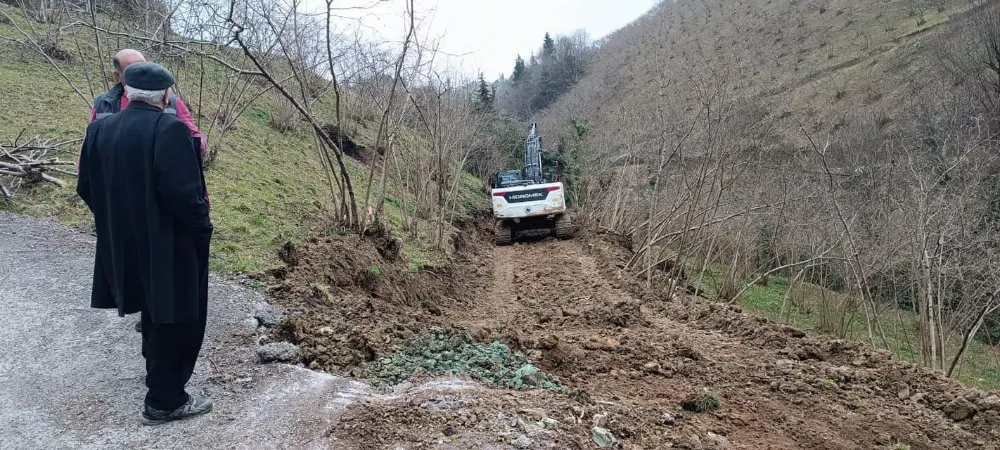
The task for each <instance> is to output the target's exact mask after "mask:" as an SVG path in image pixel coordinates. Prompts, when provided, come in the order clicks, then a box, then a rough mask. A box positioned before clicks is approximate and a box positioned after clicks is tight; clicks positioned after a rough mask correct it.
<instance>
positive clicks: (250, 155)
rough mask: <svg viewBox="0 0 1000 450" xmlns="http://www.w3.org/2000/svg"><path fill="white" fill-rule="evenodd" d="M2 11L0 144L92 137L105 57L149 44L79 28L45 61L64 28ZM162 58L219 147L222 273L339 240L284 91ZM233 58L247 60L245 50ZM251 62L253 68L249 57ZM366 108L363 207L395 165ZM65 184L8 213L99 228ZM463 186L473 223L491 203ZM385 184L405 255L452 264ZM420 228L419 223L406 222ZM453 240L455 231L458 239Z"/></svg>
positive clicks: (360, 176)
mask: <svg viewBox="0 0 1000 450" xmlns="http://www.w3.org/2000/svg"><path fill="white" fill-rule="evenodd" d="M0 12H2V13H3V15H0V37H3V38H4V39H2V40H0V105H2V108H0V109H2V111H0V142H2V143H4V144H13V143H14V142H15V140H18V139H19V142H18V143H21V144H23V143H24V142H25V141H26V140H27V139H28V138H30V137H35V136H37V137H39V138H41V139H42V140H45V141H52V142H66V141H72V140H74V139H79V138H81V136H82V133H83V130H84V129H85V128H86V125H87V121H88V118H89V110H90V105H89V101H90V99H92V98H93V96H94V95H96V94H99V93H101V92H103V90H104V89H105V87H104V86H105V84H104V83H103V82H102V71H101V70H102V69H101V68H100V66H99V65H98V63H97V62H96V61H95V59H96V58H97V56H98V55H103V56H104V57H105V59H106V60H107V61H103V64H104V66H105V68H104V69H103V70H105V71H108V70H110V65H111V64H110V55H111V54H112V53H113V52H114V51H117V50H118V48H116V47H114V46H111V45H109V44H108V42H109V41H110V42H117V43H118V44H119V45H121V46H123V47H124V46H126V45H134V46H135V47H136V48H140V49H143V48H146V47H147V44H145V43H144V42H143V41H141V40H140V41H131V42H129V41H128V40H123V39H122V37H120V36H119V37H115V36H112V37H111V39H107V38H106V39H105V40H104V41H103V44H102V47H100V48H99V47H98V46H97V45H96V43H95V42H94V41H93V36H92V35H88V34H87V33H88V30H87V29H86V28H85V27H82V26H76V27H73V26H70V27H66V28H65V29H64V30H63V31H62V32H61V33H59V34H58V40H57V45H56V47H55V48H58V49H60V50H59V51H61V52H63V53H56V54H57V55H58V56H60V57H59V58H57V57H51V56H50V57H49V58H50V59H46V57H45V56H43V55H42V54H40V53H39V52H38V51H36V48H35V46H34V45H33V44H32V43H33V42H38V43H40V44H45V41H43V40H42V37H43V36H46V34H45V33H47V31H46V30H51V27H52V26H54V25H48V24H44V23H43V24H39V23H36V22H34V21H29V20H25V18H24V16H23V15H22V13H21V11H20V10H18V9H16V8H13V7H11V6H9V5H4V4H0ZM8 18H9V19H12V20H8ZM63 20H65V19H63ZM56 25H57V24H56ZM147 53H149V52H147ZM155 55H156V54H155V53H153V54H149V55H147V59H150V60H154V61H157V62H160V63H163V64H164V65H166V66H167V67H168V68H170V69H171V70H172V71H173V72H174V74H175V77H176V78H177V80H178V83H177V87H176V90H177V92H178V93H179V94H180V95H181V98H182V99H183V100H184V101H185V102H186V103H187V105H188V106H189V108H190V109H191V111H192V114H193V116H194V119H195V121H196V123H197V124H198V126H199V129H200V130H201V131H202V132H203V133H205V134H206V135H207V136H208V139H209V147H210V153H212V155H211V156H212V161H211V163H209V164H207V170H206V173H205V176H206V182H207V184H208V189H209V194H210V198H211V205H212V216H213V221H214V223H215V226H216V231H215V235H214V237H213V241H212V255H211V264H212V267H213V269H216V270H221V271H224V272H253V271H258V270H263V269H267V268H270V267H274V266H275V265H276V264H278V263H279V261H278V259H277V253H276V251H277V249H278V247H279V246H281V245H282V244H283V243H284V242H285V241H286V240H290V241H292V242H293V243H294V242H299V241H301V240H302V239H305V238H307V237H311V236H315V235H317V234H323V233H327V232H337V230H336V229H335V228H336V223H337V222H338V220H337V216H338V214H337V211H336V208H335V207H334V206H333V205H334V203H333V202H332V201H331V196H332V194H331V190H332V188H331V187H330V185H329V182H328V174H327V173H326V171H325V169H324V166H323V164H322V163H321V161H322V159H321V156H320V154H319V153H317V150H316V145H317V141H316V137H315V134H314V133H313V131H312V129H311V128H310V127H309V125H308V124H307V123H305V121H303V120H302V119H301V117H300V116H298V115H297V114H295V111H293V110H290V106H289V104H288V102H287V101H286V100H284V99H283V98H282V97H281V96H280V95H277V94H276V92H275V90H274V89H270V90H267V89H265V88H267V85H266V83H261V82H260V80H256V81H252V80H250V79H249V78H247V77H237V76H235V75H234V74H232V73H230V71H228V70H226V69H225V68H224V67H220V66H219V65H217V64H214V62H213V61H212V60H210V59H208V58H202V59H200V60H197V61H196V60H195V59H193V58H190V57H184V56H183V55H169V54H166V55H163V57H162V59H160V60H157V58H156V56H155ZM223 56H225V57H227V58H230V59H231V60H233V61H241V60H240V55H239V54H238V53H237V52H235V51H228V53H225V54H223ZM241 62H242V64H247V63H248V62H247V60H246V59H245V58H244V59H242V61H241ZM103 73H104V74H106V73H107V72H103ZM71 83H72V84H71ZM74 88H76V89H79V91H80V92H81V93H82V96H81V95H80V94H77V93H76V91H75V90H74ZM363 102H364V100H363V99H361V98H360V95H353V96H351V97H350V98H345V99H344V102H343V103H344V106H345V108H347V107H348V106H349V107H350V110H349V115H350V117H349V118H348V119H347V123H346V124H345V126H344V128H345V130H346V131H345V134H348V133H349V136H348V138H353V139H354V140H355V141H356V144H357V146H358V149H359V150H358V151H357V154H356V156H355V157H354V158H348V157H345V160H346V161H345V162H346V165H347V169H348V170H349V173H350V174H351V176H352V178H353V180H354V184H355V190H356V195H357V196H358V198H359V199H362V200H363V199H364V197H365V194H366V193H367V192H368V186H369V185H368V184H366V183H365V182H366V181H367V179H368V177H369V172H370V171H371V170H372V167H371V166H372V164H376V165H377V167H376V170H375V172H374V173H375V175H376V177H377V176H378V173H379V171H380V170H381V168H382V167H381V166H382V165H383V163H385V159H379V158H374V159H373V158H372V154H373V153H374V152H373V151H372V150H371V149H374V148H375V140H376V132H377V129H378V121H377V119H378V118H377V117H376V116H374V114H373V112H374V110H373V109H371V107H369V106H367V105H364V104H363ZM313 108H314V109H315V110H317V111H321V112H322V113H317V114H322V116H325V117H331V116H334V114H333V113H332V111H333V108H334V100H333V99H332V98H330V97H329V96H328V97H326V98H323V99H321V100H320V101H319V102H318V103H317V104H316V105H314V106H313ZM369 111H371V112H369ZM398 134H399V135H400V138H399V139H400V142H401V144H400V145H399V146H398V147H397V148H396V149H397V150H398V152H399V154H398V155H395V156H397V158H398V159H399V160H403V161H405V162H416V160H417V159H420V158H426V157H427V155H428V152H429V151H430V150H429V148H430V145H429V144H427V142H426V140H424V139H422V138H421V137H420V136H419V133H418V132H417V131H414V129H413V128H409V129H402V130H400V131H399V133H398ZM58 150H59V151H60V152H61V153H59V154H58V156H59V158H60V159H62V160H64V161H72V160H73V159H74V158H75V155H76V154H77V153H78V152H79V142H75V141H74V142H70V143H69V144H68V145H65V146H63V147H61V148H60V149H58ZM373 161H374V162H373ZM389 164H391V165H393V166H397V165H398V164H399V162H398V161H393V160H389ZM68 168H69V169H72V167H68ZM391 174H392V170H390V175H391ZM59 177H61V178H63V179H65V180H66V181H67V182H69V184H68V186H67V187H65V188H59V187H56V186H55V185H53V184H50V183H42V184H33V185H30V186H26V187H25V188H23V189H21V190H19V191H18V192H16V194H15V196H14V197H13V198H12V199H9V200H7V199H3V198H0V208H4V209H8V210H11V211H14V212H18V213H23V214H30V215H33V216H39V217H50V218H54V219H57V220H59V221H61V222H63V223H67V224H71V225H74V226H78V227H81V228H85V229H87V228H89V227H90V223H91V221H92V219H91V217H90V213H89V211H87V209H86V206H85V205H84V204H83V203H82V201H80V200H79V198H78V197H76V194H75V191H74V189H75V180H74V178H73V177H72V176H65V175H59ZM460 179H461V181H460V182H459V183H458V184H457V185H456V186H457V189H458V192H456V194H455V195H456V197H457V198H458V200H457V201H456V202H457V204H458V206H459V217H463V216H465V215H467V214H468V213H469V212H471V211H472V210H475V209H476V208H478V207H480V206H481V204H484V203H485V200H486V198H485V195H484V194H483V191H482V187H481V183H480V182H479V180H478V179H477V178H475V177H473V176H471V175H469V174H467V173H464V172H463V173H462V174H461V175H460ZM386 184H387V190H386V203H385V205H384V208H385V221H386V223H387V224H388V226H389V227H390V228H391V229H392V230H393V231H395V232H396V234H398V235H399V236H400V237H402V238H403V239H404V249H403V254H404V257H405V258H407V259H409V260H412V261H413V262H414V264H415V265H416V266H421V265H424V264H431V263H440V262H441V261H443V259H442V256H444V253H443V252H442V251H439V249H438V246H437V245H436V243H435V240H434V231H433V228H434V225H433V224H432V223H431V222H430V221H428V220H427V216H426V215H423V212H422V211H421V216H422V217H420V218H418V217H415V212H416V210H417V209H416V207H415V206H414V202H415V200H414V192H412V191H409V190H408V189H405V188H403V187H402V186H401V185H400V183H399V182H398V180H397V179H396V178H395V177H394V176H389V177H388V179H387V181H386ZM370 186H372V191H373V194H372V195H377V194H378V191H377V189H378V186H379V183H377V182H376V183H375V184H373V185H370ZM373 206H374V205H373ZM360 207H363V205H362V206H359V208H360ZM410 223H413V224H415V225H414V226H406V225H404V224H410ZM404 228H407V229H406V230H404ZM451 234H452V231H449V233H448V236H449V237H448V239H449V241H450V236H451ZM443 248H447V245H445V246H444V247H443Z"/></svg>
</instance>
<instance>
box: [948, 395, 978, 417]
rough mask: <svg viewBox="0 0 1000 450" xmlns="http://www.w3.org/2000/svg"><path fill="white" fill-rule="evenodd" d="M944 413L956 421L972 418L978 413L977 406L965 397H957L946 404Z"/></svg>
mask: <svg viewBox="0 0 1000 450" xmlns="http://www.w3.org/2000/svg"><path fill="white" fill-rule="evenodd" d="M943 411H944V413H945V414H946V415H948V418H949V419H951V420H954V421H955V422H961V421H963V420H966V419H971V418H972V416H975V415H976V407H975V406H974V405H973V404H972V403H970V402H969V401H968V400H966V399H965V398H963V397H959V398H956V399H955V400H952V401H951V403H948V404H947V405H945V406H944V409H943Z"/></svg>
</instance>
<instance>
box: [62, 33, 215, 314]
mask: <svg viewBox="0 0 1000 450" xmlns="http://www.w3.org/2000/svg"><path fill="white" fill-rule="evenodd" d="M140 62H146V57H145V56H143V54H142V53H141V52H140V51H138V50H134V49H130V48H126V49H123V50H120V51H119V52H118V53H115V55H114V56H113V57H112V58H111V64H112V65H113V66H114V69H115V71H114V73H113V74H112V76H113V77H114V80H115V85H114V86H112V87H111V90H109V91H108V92H106V93H104V94H101V95H98V96H97V97H96V98H94V106H93V107H92V108H91V110H90V121H91V122H94V121H95V120H97V119H103V118H105V117H108V116H110V115H112V114H115V113H117V112H118V111H122V110H124V109H125V108H126V107H127V106H128V104H129V100H128V97H127V96H125V86H124V84H125V76H124V73H125V69H126V68H128V66H130V65H132V64H135V63H140ZM163 112H165V113H167V114H174V115H176V116H177V118H178V119H180V121H181V122H183V123H184V125H185V126H187V128H188V130H190V131H191V139H192V140H193V142H194V145H195V148H197V149H199V150H200V151H201V155H202V157H204V156H205V148H206V146H205V136H204V135H203V134H201V131H199V130H198V126H197V125H195V123H194V119H193V118H192V117H191V111H190V110H189V109H188V107H187V105H185V104H184V102H182V101H181V99H180V98H178V97H177V96H176V95H174V94H171V95H170V98H169V100H168V101H167V105H166V108H164V109H163ZM76 168H77V172H79V171H80V157H79V156H77V159H76ZM205 202H206V203H207V202H208V193H207V192H206V193H205ZM135 331H140V332H141V331H142V322H136V324H135Z"/></svg>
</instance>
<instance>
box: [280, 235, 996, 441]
mask: <svg viewBox="0 0 1000 450" xmlns="http://www.w3.org/2000/svg"><path fill="white" fill-rule="evenodd" d="M466 227H467V230H466V232H465V233H462V234H463V239H460V240H458V241H456V254H455V259H454V261H453V263H452V264H451V265H450V266H449V267H447V268H442V269H435V270H429V271H419V272H411V271H409V270H408V268H407V267H406V266H404V265H403V264H402V263H401V262H399V261H396V260H395V259H394V258H392V257H386V256H385V255H384V254H386V252H385V251H380V249H382V248H383V247H385V246H386V244H385V242H386V240H385V239H382V240H379V239H368V238H366V239H362V238H359V237H356V236H343V237H328V238H324V239H317V240H314V241H312V242H309V243H306V244H305V245H302V246H301V247H300V248H296V249H291V250H293V251H289V250H286V251H285V252H284V253H285V254H286V257H287V255H293V256H294V258H286V259H287V260H288V261H289V263H288V266H287V267H284V268H282V269H280V270H277V271H274V272H272V273H270V274H269V277H270V278H269V284H270V285H271V286H270V288H269V290H270V292H271V294H272V296H273V297H274V298H275V301H277V302H279V303H281V304H282V305H283V306H285V307H287V308H288V309H290V310H291V311H292V314H290V315H289V316H288V317H287V318H286V319H285V321H284V322H283V323H282V324H281V325H279V327H277V329H276V332H275V333H274V336H273V339H284V340H289V341H291V342H293V343H296V344H297V345H299V346H300V349H301V354H302V359H303V362H304V363H305V364H307V365H308V366H309V367H312V368H315V369H319V370H325V371H330V372H334V373H338V374H348V375H353V376H357V377H362V378H367V379H374V380H381V381H383V382H387V383H388V384H390V385H391V384H393V383H399V382H403V383H405V382H406V380H413V379H428V378H431V379H432V378H434V377H437V376H441V375H443V374H453V375H455V376H457V377H459V379H466V380H473V381H476V380H478V381H482V383H475V385H476V386H479V388H476V389H470V390H467V391H463V393H461V394H454V393H450V394H440V393H435V392H432V391H428V392H426V393H425V394H423V395H425V396H426V397H427V398H425V399H422V401H421V402H420V403H414V402H413V401H408V402H405V403H399V402H392V401H382V402H375V403H373V402H369V403H361V404H357V405H353V406H351V407H349V408H348V409H347V412H346V413H345V415H344V416H343V417H342V418H341V422H340V424H339V425H337V426H334V427H333V428H331V430H330V433H331V435H332V436H335V437H337V438H338V439H340V440H342V441H343V442H352V441H351V440H350V438H352V437H353V438H354V439H358V438H359V436H363V437H362V439H363V440H364V442H363V444H365V445H366V446H361V447H358V448H420V446H421V445H425V446H426V445H435V446H437V448H469V446H470V445H471V446H472V447H473V448H511V447H514V448H595V447H599V446H601V445H607V446H608V447H607V448H611V447H615V448H626V449H627V448H637V449H638V448H641V449H659V448H686V449H702V448H745V449H762V448H769V449H799V448H811V449H838V450H839V449H873V448H892V446H894V445H896V444H905V445H908V446H909V448H912V449H946V448H947V449H951V448H956V449H957V448H963V449H965V448H983V449H993V448H1000V444H998V443H1000V430H998V428H997V427H998V425H1000V397H998V396H997V395H996V394H989V393H985V392H979V391H976V390H970V389H967V388H965V387H964V386H962V385H961V384H959V383H958V382H957V381H953V380H949V379H947V378H944V377H942V376H939V375H937V374H934V373H931V372H928V371H926V370H923V369H920V368H917V367H914V366H912V365H910V364H907V363H904V362H899V361H893V360H892V359H891V358H890V357H889V355H888V354H887V353H884V352H880V351H872V350H871V349H869V348H866V347H863V346H861V345H859V344H856V343H852V342H845V341H839V340H820V339H811V338H808V337H806V336H805V334H804V333H802V332H801V331H799V330H796V329H793V328H790V327H787V326H783V325H779V324H775V323H770V322H768V321H767V320H766V319H762V318H758V317H755V316H753V315H750V314H748V313H746V312H744V311H743V310H741V309H740V308H738V307H735V306H730V305H722V304H717V303H712V302H709V301H707V300H704V299H700V298H697V297H681V298H679V299H675V300H670V299H666V298H661V296H660V295H658V294H657V293H656V292H646V291H644V290H642V289H641V286H642V283H640V282H639V280H638V279H637V278H636V276H635V275H634V274H632V273H629V272H626V271H623V270H622V269H620V267H623V266H624V264H623V259H624V258H627V257H628V252H627V250H625V249H623V248H622V247H621V246H620V245H617V244H616V243H613V242H612V240H610V239H605V238H604V237H603V236H598V235H593V234H588V233H581V234H579V235H578V237H577V238H575V239H573V240H569V241H557V240H551V239H549V240H542V241H539V242H533V243H527V244H516V245H513V246H509V247H493V246H492V245H491V244H490V241H489V239H488V238H489V235H488V233H489V227H488V226H484V225H483V224H481V223H469V224H466ZM390 253H391V252H390ZM390 256H391V254H390ZM376 267H377V268H376ZM440 330H450V331H449V332H448V333H444V334H441V333H443V332H442V331H440ZM466 332H467V335H468V336H470V337H471V339H468V338H467V337H465V336H466V334H464V333H466ZM428 336H430V338H429V337H428ZM435 336H436V337H435ZM456 336H460V337H456ZM428 339H430V340H428ZM456 339H457V340H456ZM490 349H493V350H490ZM504 349H508V350H509V351H510V353H507V352H506V350H504ZM456 351H459V352H468V354H465V353H463V354H464V355H466V356H462V357H461V358H459V359H460V360H463V358H464V360H463V361H465V362H461V361H459V362H461V363H460V364H459V363H453V362H450V361H454V360H455V357H456ZM491 352H493V353H491ZM490 355H507V356H504V357H499V358H498V359H497V360H496V363H495V364H493V363H490V362H489V361H490V359H491V358H492V357H493V356H490ZM505 358H509V359H505ZM421 360H422V361H421ZM468 361H474V363H471V364H470V363H468ZM528 366H530V367H532V368H537V369H539V373H541V374H544V375H545V377H551V381H552V382H553V383H558V384H559V385H560V386H565V388H566V389H565V390H564V391H562V390H547V389H541V387H542V386H541V384H542V383H538V384H539V386H538V388H535V387H534V386H524V385H523V384H521V385H515V384H514V383H511V382H509V380H511V379H512V378H511V375H512V371H517V370H518V369H519V368H521V367H528ZM439 374H441V375H439ZM548 379H549V378H546V380H548ZM490 380H494V381H493V382H491V381H490ZM496 380H507V381H501V382H496ZM512 387H518V388H520V389H508V388H512ZM434 405H448V406H447V407H438V406H434ZM543 419H549V420H547V421H543ZM552 421H556V422H558V424H555V423H552ZM546 424H548V425H546ZM539 426H541V427H542V428H541V429H539V428H538V427H539ZM484 437H486V438H484ZM490 437H492V438H490ZM470 439H471V440H470ZM484 439H485V440H484ZM473 443H475V444H473Z"/></svg>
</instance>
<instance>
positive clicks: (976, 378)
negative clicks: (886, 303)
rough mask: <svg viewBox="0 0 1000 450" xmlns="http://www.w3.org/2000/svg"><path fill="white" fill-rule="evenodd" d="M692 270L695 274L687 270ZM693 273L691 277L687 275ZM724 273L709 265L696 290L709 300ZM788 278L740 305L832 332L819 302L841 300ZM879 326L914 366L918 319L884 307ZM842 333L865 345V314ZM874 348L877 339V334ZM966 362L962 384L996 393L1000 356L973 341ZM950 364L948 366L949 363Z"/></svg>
mask: <svg viewBox="0 0 1000 450" xmlns="http://www.w3.org/2000/svg"><path fill="white" fill-rule="evenodd" d="M692 269H694V268H693V267H692ZM692 273H694V272H693V271H692ZM725 274H726V269H725V267H724V266H721V265H713V266H712V267H710V268H709V269H708V270H707V271H706V272H705V274H704V277H703V278H702V279H701V280H700V282H696V285H697V286H699V287H700V289H702V290H703V291H704V292H705V295H706V296H708V297H709V298H714V297H715V292H716V286H718V285H719V284H721V283H722V280H723V279H724V277H725ZM790 285H792V283H790V280H789V279H788V278H784V277H780V276H773V277H770V279H769V281H768V283H767V286H763V285H753V286H751V287H750V288H748V289H747V290H746V292H744V293H743V296H742V297H741V298H740V304H741V305H742V306H743V307H745V308H747V309H749V310H751V311H755V312H757V313H759V314H762V315H764V316H766V317H767V318H769V319H771V320H774V321H776V322H781V323H785V324H788V325H791V326H794V327H796V328H799V329H802V330H805V331H807V332H809V333H812V334H816V335H830V334H831V333H832V332H831V330H830V329H829V328H828V327H825V326H824V325H823V324H822V323H821V321H822V319H821V316H822V315H823V307H822V305H823V304H824V302H823V301H822V299H824V298H825V299H828V303H827V304H832V303H836V302H837V301H840V300H843V299H844V298H843V294H839V293H836V292H833V291H829V290H826V289H824V288H822V287H819V286H816V285H814V284H810V283H800V282H796V283H794V286H790ZM879 315H880V321H879V324H880V325H881V327H882V329H883V331H884V332H885V335H886V341H887V342H888V344H889V348H890V349H891V350H892V352H893V355H894V356H895V357H896V358H898V359H901V360H905V361H909V362H913V363H919V360H918V358H919V354H920V351H919V346H920V343H919V341H918V339H919V338H918V336H919V333H918V331H917V317H916V314H914V313H913V312H911V311H900V310H898V309H896V308H890V307H885V308H883V309H882V310H881V311H879ZM847 321H848V325H847V326H846V327H845V328H844V330H845V337H846V338H847V339H852V340H857V341H864V342H868V331H867V325H866V321H865V313H864V311H861V310H859V312H857V313H854V314H851V315H849V316H848V318H847ZM876 341H877V344H878V345H879V346H880V347H881V346H882V342H881V339H880V338H879V337H878V335H877V334H876ZM960 344H961V342H960V337H959V336H953V337H952V339H951V341H950V342H949V345H948V347H949V348H948V355H949V357H952V356H954V353H955V352H956V351H957V350H958V347H959V345H960ZM966 354H967V357H966V359H965V361H964V362H963V363H962V364H960V366H959V367H958V368H957V369H956V371H957V372H958V378H959V379H960V380H962V382H964V383H966V384H969V385H971V386H975V387H978V388H980V389H985V390H991V389H1000V351H998V350H997V349H996V348H994V347H991V346H989V345H986V344H983V343H982V342H979V341H973V342H972V343H971V344H970V346H969V349H968V350H967V353H966ZM949 362H950V361H949Z"/></svg>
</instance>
